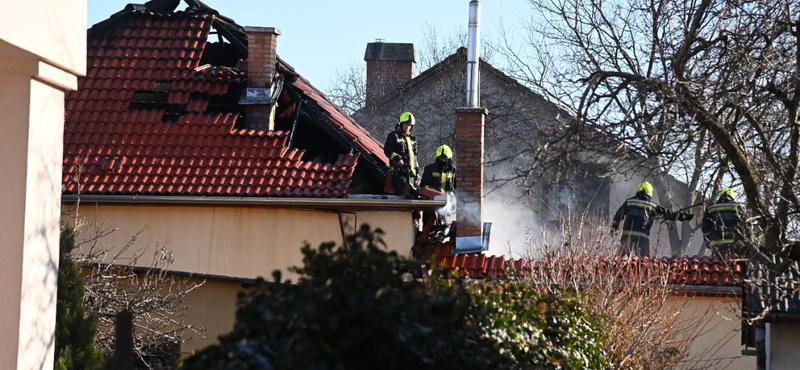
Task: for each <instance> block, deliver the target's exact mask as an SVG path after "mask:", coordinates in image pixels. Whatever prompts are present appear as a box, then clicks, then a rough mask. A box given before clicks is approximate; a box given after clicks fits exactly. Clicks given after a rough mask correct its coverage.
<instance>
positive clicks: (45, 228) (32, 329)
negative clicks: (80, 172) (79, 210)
mask: <svg viewBox="0 0 800 370" xmlns="http://www.w3.org/2000/svg"><path fill="white" fill-rule="evenodd" d="M3 15H4V16H5V17H6V18H7V19H5V20H4V21H3V22H2V24H0V129H2V131H3V134H2V135H0V172H2V175H0V187H2V189H3V191H2V194H0V203H2V204H3V212H2V214H0V234H2V235H3V241H2V242H0V246H2V250H3V259H2V262H0V277H1V278H2V280H3V284H2V287H0V294H2V297H3V299H2V303H0V364H2V366H3V368H4V369H26V370H27V369H52V367H53V358H54V347H55V344H54V343H55V320H56V295H57V280H58V253H59V249H58V244H59V220H60V213H59V193H60V189H59V186H58V184H59V179H60V178H61V166H60V162H61V148H62V141H61V140H62V127H63V123H64V94H65V92H66V91H71V90H75V89H76V88H77V79H78V76H82V75H83V74H84V73H85V71H86V29H85V24H86V1H85V0H67V1H49V0H33V1H29V2H26V3H25V4H24V5H23V4H4V10H3Z"/></svg>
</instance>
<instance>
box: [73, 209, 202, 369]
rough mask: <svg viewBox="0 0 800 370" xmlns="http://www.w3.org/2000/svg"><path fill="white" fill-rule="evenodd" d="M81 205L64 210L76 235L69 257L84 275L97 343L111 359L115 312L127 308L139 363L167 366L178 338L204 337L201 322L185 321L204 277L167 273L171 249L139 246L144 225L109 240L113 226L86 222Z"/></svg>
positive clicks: (151, 365) (174, 350) (174, 352)
mask: <svg viewBox="0 0 800 370" xmlns="http://www.w3.org/2000/svg"><path fill="white" fill-rule="evenodd" d="M79 205H80V202H77V203H75V205H74V206H72V207H71V208H69V209H68V210H67V212H68V214H69V215H70V216H71V218H72V222H73V225H74V227H75V230H76V235H78V240H76V248H75V250H74V252H73V253H74V256H73V258H74V260H75V263H76V264H77V265H78V266H79V267H80V268H81V269H82V271H83V274H84V286H85V289H86V293H85V296H84V304H85V305H86V308H87V311H89V312H91V313H94V314H95V315H96V316H97V318H98V333H97V345H98V346H99V347H100V348H101V349H102V350H103V352H104V353H105V356H106V358H112V354H113V353H114V348H115V343H114V342H115V318H116V315H117V314H118V313H119V312H122V311H128V312H130V313H131V314H132V315H133V318H134V321H133V326H134V330H133V335H134V338H133V339H134V340H133V342H134V348H133V353H134V354H135V355H136V357H137V362H138V363H139V364H140V366H144V367H145V368H147V369H160V368H165V367H164V366H167V368H169V366H171V365H174V361H176V360H177V357H176V356H177V354H178V348H179V347H178V346H179V345H180V344H181V343H185V342H186V341H187V340H189V339H191V338H192V336H198V337H202V338H205V336H204V333H205V327H204V326H202V325H196V324H193V323H189V322H187V321H186V320H185V319H186V311H187V309H188V307H187V306H186V305H185V303H184V300H185V297H186V295H187V294H188V293H190V292H191V291H193V290H194V289H196V288H198V287H199V286H201V285H202V284H203V282H202V281H201V282H196V281H195V280H193V279H191V278H190V277H180V276H176V275H173V274H170V273H169V270H170V267H171V265H172V264H173V263H174V258H173V254H172V251H170V250H169V249H168V248H167V246H166V245H157V246H155V247H154V248H150V249H148V248H144V247H143V246H141V245H140V244H139V242H138V239H137V238H138V236H139V234H140V233H141V232H142V231H144V230H145V229H142V230H141V231H139V233H137V234H136V235H134V236H133V237H132V238H131V239H130V240H127V241H125V242H124V244H122V245H117V244H112V243H113V234H114V231H115V229H114V228H112V227H109V226H106V225H104V224H98V223H87V222H85V221H84V219H83V218H82V217H81V214H80V213H79V212H78V210H79V209H80V206H79Z"/></svg>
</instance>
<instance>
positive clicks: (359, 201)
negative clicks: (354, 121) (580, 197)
mask: <svg viewBox="0 0 800 370" xmlns="http://www.w3.org/2000/svg"><path fill="white" fill-rule="evenodd" d="M61 201H62V202H65V203H73V202H78V201H80V202H86V203H107V204H168V205H195V206H196V205H209V206H210V205H213V206H272V207H281V208H311V209H327V210H330V209H350V210H397V211H406V210H432V209H436V208H441V207H444V206H445V205H446V204H447V201H446V200H444V199H441V200H424V199H403V198H397V197H388V196H375V197H367V196H359V197H356V198H299V197H298V198H288V197H287V198H281V197H224V196H175V195H103V194H82V195H80V196H79V195H77V194H62V195H61Z"/></svg>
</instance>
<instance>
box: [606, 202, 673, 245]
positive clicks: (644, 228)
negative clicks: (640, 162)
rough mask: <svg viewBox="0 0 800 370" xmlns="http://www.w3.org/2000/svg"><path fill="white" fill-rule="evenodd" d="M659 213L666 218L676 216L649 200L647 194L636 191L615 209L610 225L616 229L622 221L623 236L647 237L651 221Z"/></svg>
mask: <svg viewBox="0 0 800 370" xmlns="http://www.w3.org/2000/svg"><path fill="white" fill-rule="evenodd" d="M659 215H660V216H663V217H664V219H668V220H674V219H675V217H676V214H675V213H672V212H670V211H667V209H666V208H664V207H662V206H660V205H658V204H655V203H653V202H651V201H650V197H648V196H647V195H645V194H643V193H638V194H636V196H634V197H631V198H628V199H626V200H625V202H623V203H622V205H621V206H620V207H619V209H617V213H616V214H614V219H613V222H612V224H611V227H612V228H614V229H617V228H618V227H619V226H620V222H622V235H623V236H638V237H641V238H649V237H650V228H651V227H652V226H653V221H655V218H656V216H659Z"/></svg>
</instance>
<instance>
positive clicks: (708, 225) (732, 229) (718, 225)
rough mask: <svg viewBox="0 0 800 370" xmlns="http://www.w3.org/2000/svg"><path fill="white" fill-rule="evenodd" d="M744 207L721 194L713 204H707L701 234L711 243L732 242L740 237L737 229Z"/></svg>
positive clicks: (740, 224) (717, 244)
mask: <svg viewBox="0 0 800 370" xmlns="http://www.w3.org/2000/svg"><path fill="white" fill-rule="evenodd" d="M744 214H745V213H744V207H743V206H742V205H741V204H739V203H736V202H735V201H734V200H733V199H732V198H731V197H728V196H722V197H720V199H719V200H718V201H716V202H715V203H714V204H712V205H710V206H708V208H707V209H706V212H705V214H704V215H703V226H702V229H703V235H705V236H706V239H708V242H709V243H711V245H714V246H719V245H724V244H733V243H736V242H737V241H738V240H739V239H740V235H739V233H741V232H745V230H741V229H738V228H739V227H740V226H744V225H742V221H743V218H744Z"/></svg>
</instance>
